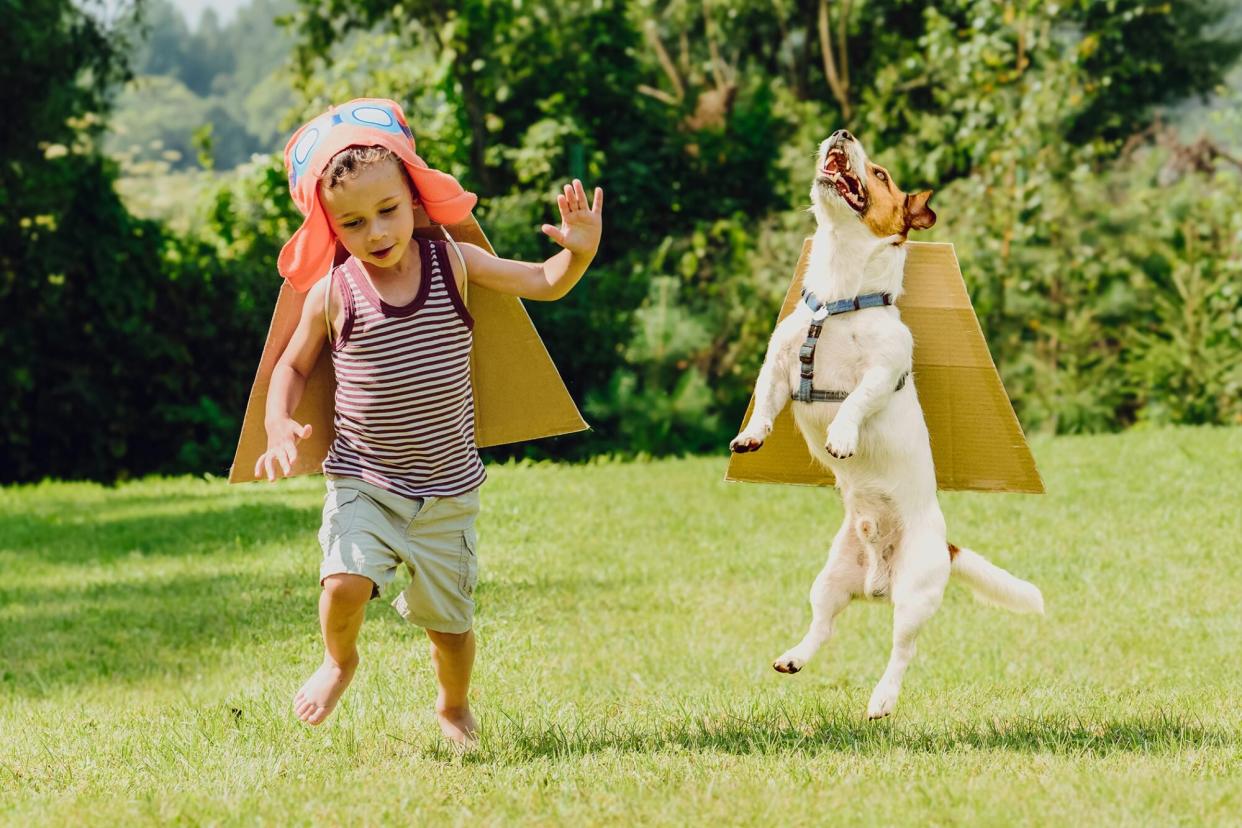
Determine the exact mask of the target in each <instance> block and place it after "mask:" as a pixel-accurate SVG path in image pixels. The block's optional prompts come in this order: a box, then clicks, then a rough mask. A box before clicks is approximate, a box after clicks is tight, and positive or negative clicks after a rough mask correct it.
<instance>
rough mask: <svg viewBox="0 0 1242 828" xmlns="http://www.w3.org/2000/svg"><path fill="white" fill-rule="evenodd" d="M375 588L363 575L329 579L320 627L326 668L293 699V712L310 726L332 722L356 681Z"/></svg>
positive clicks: (325, 581)
mask: <svg viewBox="0 0 1242 828" xmlns="http://www.w3.org/2000/svg"><path fill="white" fill-rule="evenodd" d="M374 587H375V585H374V583H373V582H372V581H371V579H370V578H366V577H363V576H362V575H350V574H345V573H342V574H339V575H329V576H328V577H326V578H324V579H323V591H322V592H321V593H320V594H319V623H320V626H321V627H322V629H323V644H324V656H323V664H322V665H321V666H320V667H319V669H318V670H316V671H315V673H314V674H313V675H312V676H311V677H310V678H309V679H307V680H306V684H304V685H302V689H301V690H299V691H298V693H297V695H296V696H294V697H293V709H294V712H295V713H297V716H298V718H299V719H301V720H302V721H304V722H306V723H307V724H313V725H317V724H320V723H322V722H323V720H324V719H326V718H328V715H329V714H330V713H331V712H332V710H333V709H334V708H335V707H336V703H337V701H339V700H340V698H341V694H342V693H344V692H345V688H346V687H348V686H349V683H350V681H352V680H353V678H354V670H356V669H357V667H358V650H357V648H356V647H355V646H354V644H355V642H356V641H357V639H358V629H359V628H360V627H361V626H362V619H363V618H364V617H365V616H366V611H367V602H368V601H370V600H371V594H372V591H373V589H374Z"/></svg>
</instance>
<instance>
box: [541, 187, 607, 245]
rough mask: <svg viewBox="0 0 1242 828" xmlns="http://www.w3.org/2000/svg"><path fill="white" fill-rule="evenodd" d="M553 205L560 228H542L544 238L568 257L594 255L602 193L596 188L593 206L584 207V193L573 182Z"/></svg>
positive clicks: (584, 191) (602, 209) (600, 217)
mask: <svg viewBox="0 0 1242 828" xmlns="http://www.w3.org/2000/svg"><path fill="white" fill-rule="evenodd" d="M556 205H557V206H558V207H559V208H560V209H561V226H560V227H554V226H552V225H551V224H545V225H543V228H542V230H543V232H544V234H545V235H547V237H548V238H550V239H552V241H554V242H556V243H557V244H559V245H560V246H561V247H563V248H565V249H566V250H568V251H569V252H570V253H573V254H575V255H580V256H593V255H595V251H596V249H597V248H598V247H599V237H600V231H601V228H602V227H603V223H604V221H603V216H604V191H603V190H601V189H600V188H599V187H596V188H595V199H594V203H592V204H590V205H589V206H588V204H587V196H586V190H584V189H583V187H582V182H581V181H579V180H578V179H576V178H575V179H574V183H573V184H566V185H565V192H564V193H563V194H561V195H558V196H557V197H556Z"/></svg>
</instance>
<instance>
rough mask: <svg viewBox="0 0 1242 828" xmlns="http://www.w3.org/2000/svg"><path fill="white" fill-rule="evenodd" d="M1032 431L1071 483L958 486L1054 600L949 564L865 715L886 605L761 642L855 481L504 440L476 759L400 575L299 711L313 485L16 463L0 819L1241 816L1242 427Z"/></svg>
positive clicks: (487, 528)
mask: <svg viewBox="0 0 1242 828" xmlns="http://www.w3.org/2000/svg"><path fill="white" fill-rule="evenodd" d="M1033 447H1034V450H1035V454H1036V457H1037V459H1038V461H1039V465H1040V469H1041V470H1042V472H1043V474H1044V477H1045V479H1046V480H1047V482H1048V491H1049V494H1048V495H1047V496H1044V497H1039V498H1030V497H1016V496H1012V495H1010V496H1003V495H991V496H986V495H979V494H965V493H961V494H954V493H950V494H946V495H945V496H944V497H942V504H943V506H944V509H945V513H946V516H947V518H948V523H949V527H950V532H951V535H950V537H952V538H953V539H954V540H955V541H956V542H958V543H963V544H969V545H970V546H972V547H974V548H976V549H979V550H980V551H982V552H985V553H986V554H987V555H988V556H989V557H990V558H991V559H992V560H993V561H995V562H996V563H998V564H1000V565H1002V566H1005V567H1007V568H1009V569H1011V570H1012V571H1013V572H1015V573H1016V574H1018V575H1020V576H1022V577H1024V578H1029V579H1031V580H1032V581H1034V582H1035V583H1036V584H1038V585H1039V586H1040V588H1041V589H1042V590H1043V592H1044V596H1045V598H1046V601H1047V615H1046V616H1044V617H1042V618H1038V617H1036V618H1033V617H1031V616H1018V615H1012V614H1009V613H1005V612H1002V611H1000V610H996V609H993V608H990V607H986V606H983V605H981V604H978V603H976V602H975V601H973V600H972V599H971V598H970V597H969V595H968V593H967V591H966V590H965V589H963V588H962V587H961V585H960V584H956V585H952V584H951V585H950V587H949V590H948V592H947V594H946V597H945V602H944V606H943V608H942V609H941V610H940V612H939V613H938V614H937V615H936V617H935V618H934V619H933V620H932V622H931V623H930V624H928V625H927V627H926V628H925V629H924V631H923V633H922V634H921V635H920V637H919V653H918V656H917V658H916V659H915V661H914V664H913V666H912V667H911V669H910V672H909V674H908V675H907V678H906V683H905V688H904V690H903V692H902V697H901V701H900V703H899V705H898V708H897V711H896V713H895V714H894V716H893V717H892V718H891V719H888V720H885V721H882V722H876V723H870V722H867V721H866V720H865V717H864V714H865V709H866V704H867V699H868V697H869V695H870V693H871V689H872V687H873V686H874V684H875V682H876V681H877V680H878V679H879V676H880V674H881V673H882V672H883V669H884V664H885V661H886V659H887V657H888V647H889V642H890V639H891V632H890V631H891V609H890V608H889V607H888V606H885V605H880V604H863V603H859V604H856V605H854V606H851V607H850V608H849V609H848V610H846V611H845V613H844V614H843V615H842V616H841V619H840V628H839V631H838V634H837V635H836V637H835V638H834V640H833V641H832V643H831V644H829V645H828V646H827V647H825V648H824V650H823V651H822V652H821V654H820V655H819V656H818V657H817V659H816V660H815V661H813V662H812V663H811V665H810V666H809V667H808V668H807V669H806V670H804V671H803V672H801V673H799V674H798V675H797V676H783V675H780V674H778V673H776V672H775V671H773V670H772V668H771V667H770V662H771V660H772V659H774V658H775V657H777V656H778V655H780V653H782V652H783V651H784V650H785V648H787V647H788V646H790V645H791V644H792V643H794V642H795V641H797V639H798V638H799V637H800V636H801V635H802V633H803V632H804V631H805V629H806V625H807V623H808V621H809V618H810V610H809V607H808V606H807V604H806V594H807V589H808V587H809V585H810V583H811V580H812V579H813V578H814V576H815V573H816V572H817V571H818V569H819V568H820V566H821V565H822V562H823V556H824V553H825V548H826V544H827V537H828V536H829V535H830V534H831V533H830V532H829V533H823V532H821V531H820V530H819V527H818V526H816V525H812V524H810V523H808V522H807V521H805V520H800V519H783V518H782V516H793V515H799V516H805V515H812V514H814V515H817V516H819V517H820V518H822V521H823V525H827V526H834V525H836V521H839V520H840V503H839V500H838V498H836V497H835V496H833V495H832V494H831V493H829V492H825V491H823V490H816V489H810V488H806V487H794V486H746V485H727V484H724V483H722V482H721V481H720V477H721V473H722V470H723V458H719V457H713V458H701V457H700V458H687V459H671V460H660V461H654V462H649V463H593V464H589V465H588V464H565V463H559V464H553V463H542V464H529V465H528V464H518V463H513V464H494V465H493V466H492V467H491V469H490V473H491V481H490V482H489V483H488V485H487V487H486V489H485V493H484V498H485V501H486V502H485V504H484V509H483V512H482V515H481V516H480V519H479V535H480V555H481V557H482V563H483V567H482V575H481V578H480V582H479V587H478V589H477V591H476V598H477V599H478V603H479V608H478V623H477V633H478V636H479V641H480V648H479V665H478V669H477V671H476V680H475V683H474V688H473V691H472V693H473V695H472V701H473V705H474V707H475V710H476V711H477V712H478V714H479V717H480V721H481V723H482V726H483V733H484V737H483V744H482V748H481V750H480V751H479V752H477V753H476V754H473V755H471V756H470V757H468V758H465V759H457V758H454V757H453V756H452V755H451V754H450V753H449V752H448V751H447V750H446V749H445V748H444V746H443V743H442V742H440V741H439V738H438V728H437V727H436V725H435V723H434V721H433V718H432V714H431V705H432V701H433V697H434V683H433V679H432V674H431V668H430V665H429V664H428V659H427V652H426V639H425V637H424V636H423V635H422V633H421V632H419V631H418V630H416V629H413V628H411V627H410V626H409V625H407V624H406V623H405V622H404V621H402V620H401V619H400V618H399V617H398V616H397V615H396V613H395V612H393V611H392V610H391V609H390V608H389V607H388V606H387V605H386V603H385V602H383V601H379V602H376V603H375V604H374V605H373V606H372V607H371V609H370V612H369V617H368V619H367V621H366V624H365V626H364V627H363V631H362V639H361V642H360V648H361V653H362V667H361V669H360V671H359V673H358V678H357V679H356V680H355V682H354V684H353V686H352V687H351V688H350V690H349V692H348V694H347V695H346V696H345V697H344V699H343V701H342V703H341V706H340V707H339V708H338V709H337V711H336V712H335V713H334V714H333V717H332V719H330V720H329V721H328V723H326V724H325V725H324V726H323V727H322V728H320V729H311V728H308V727H305V726H303V725H301V724H300V723H299V722H297V721H296V720H295V719H294V718H293V716H292V715H291V713H290V707H289V706H290V701H291V699H292V695H293V693H294V692H295V691H296V689H297V687H298V686H300V684H301V682H302V681H303V680H304V679H305V677H306V675H307V674H308V673H309V672H310V671H311V670H313V669H314V668H315V666H316V665H317V663H318V660H319V657H320V656H319V654H320V647H321V644H320V642H319V634H318V627H317V625H316V621H315V601H316V595H317V593H318V585H317V584H316V579H315V565H316V563H315V562H316V561H317V560H318V558H319V554H320V553H319V549H318V547H317V545H316V543H315V539H314V532H313V531H312V527H313V526H314V525H315V523H316V521H317V520H318V514H319V507H320V505H321V501H322V495H323V489H322V486H321V485H320V484H319V483H318V482H317V481H315V480H311V479H301V480H295V481H290V482H287V483H282V484H280V485H277V486H270V487H269V486H233V487H230V486H228V485H226V484H225V483H224V482H223V481H222V480H215V481H204V480H202V479H201V478H190V477H183V478H178V479H158V478H151V479H147V480H144V481H140V482H134V483H126V484H123V485H120V486H117V487H104V486H100V485H97V484H93V483H43V484H39V485H31V486H10V487H6V488H4V489H2V490H0V571H3V572H4V574H5V577H4V580H3V582H2V583H0V641H3V642H4V643H5V646H4V647H3V648H0V824H11V825H14V826H26V825H39V826H54V825H71V826H80V825H126V826H130V825H148V824H153V825H169V824H175V825H255V824H260V825H263V824H274V825H325V824H329V825H394V824H397V825H426V824H434V825H463V826H464V825H471V826H473V825H489V826H490V825H496V826H502V825H503V826H508V825H541V826H542V825H561V824H564V825H622V826H624V825H677V826H680V825H704V824H712V825H771V824H773V822H776V821H779V823H780V824H782V825H791V826H801V825H824V824H825V823H848V824H850V825H1006V826H1010V825H1013V826H1017V825H1030V826H1046V825H1050V824H1085V825H1121V826H1138V825H1179V826H1197V825H1235V824H1236V823H1237V820H1238V814H1239V813H1240V812H1242V712H1240V711H1239V706H1238V703H1237V700H1238V697H1239V694H1240V693H1242V667H1240V666H1239V661H1238V658H1237V642H1238V639H1239V636H1240V635H1242V615H1240V614H1239V613H1238V611H1237V596H1238V595H1240V594H1242V556H1239V555H1238V554H1237V548H1238V541H1237V538H1238V536H1239V533H1242V513H1240V512H1239V510H1238V509H1237V497H1236V491H1235V490H1233V489H1230V488H1229V487H1227V486H1224V487H1222V486H1221V485H1220V482H1219V481H1220V479H1221V474H1222V473H1224V472H1225V471H1226V470H1229V469H1233V470H1236V469H1238V468H1239V466H1240V465H1242V429H1236V428H1229V429H1225V428H1214V429H1209V428H1197V429H1192V428H1159V429H1151V430H1147V431H1143V432H1134V431H1132V432H1130V433H1126V434H1121V435H1091V436H1067V437H1056V438H1047V437H1043V436H1037V437H1036V438H1035V440H1034V446H1033ZM1209 470H1213V471H1209ZM670 492H677V493H678V494H679V495H680V497H670V496H669V493H670ZM1169 492H1177V493H1178V494H1179V496H1178V497H1177V498H1171V497H1170V496H1169ZM569 499H572V502H571V501H570V500H569ZM571 509H572V513H573V515H574V519H572V520H568V519H566V514H567V512H569V511H570V510H571ZM722 515H725V516H728V517H727V519H725V520H722V519H721V516H722ZM1186 527H1193V530H1191V531H1187V530H1186ZM393 587H394V588H399V587H400V584H394V585H393ZM383 597H384V598H385V599H388V598H391V597H393V595H392V590H389V591H388V592H387V593H386V594H385V595H384V596H383Z"/></svg>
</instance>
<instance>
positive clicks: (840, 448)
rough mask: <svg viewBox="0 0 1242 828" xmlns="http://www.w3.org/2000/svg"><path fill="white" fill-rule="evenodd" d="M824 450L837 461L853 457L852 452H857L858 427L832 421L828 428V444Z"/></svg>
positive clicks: (839, 421)
mask: <svg viewBox="0 0 1242 828" xmlns="http://www.w3.org/2000/svg"><path fill="white" fill-rule="evenodd" d="M824 448H825V449H826V450H827V451H828V453H829V454H831V455H832V456H833V457H835V458H837V459H838V460H844V459H845V458H847V457H853V456H854V452H856V451H858V426H856V425H854V424H853V423H847V422H842V421H841V420H834V421H833V423H832V425H830V426H828V442H827V443H825V444H824Z"/></svg>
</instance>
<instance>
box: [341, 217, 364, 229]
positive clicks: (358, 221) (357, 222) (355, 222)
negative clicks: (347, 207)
mask: <svg viewBox="0 0 1242 828" xmlns="http://www.w3.org/2000/svg"><path fill="white" fill-rule="evenodd" d="M341 226H342V227H348V228H349V229H350V230H353V229H354V228H355V227H360V226H362V219H350V220H349V221H347V222H345V223H344V224H342V225H341Z"/></svg>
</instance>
